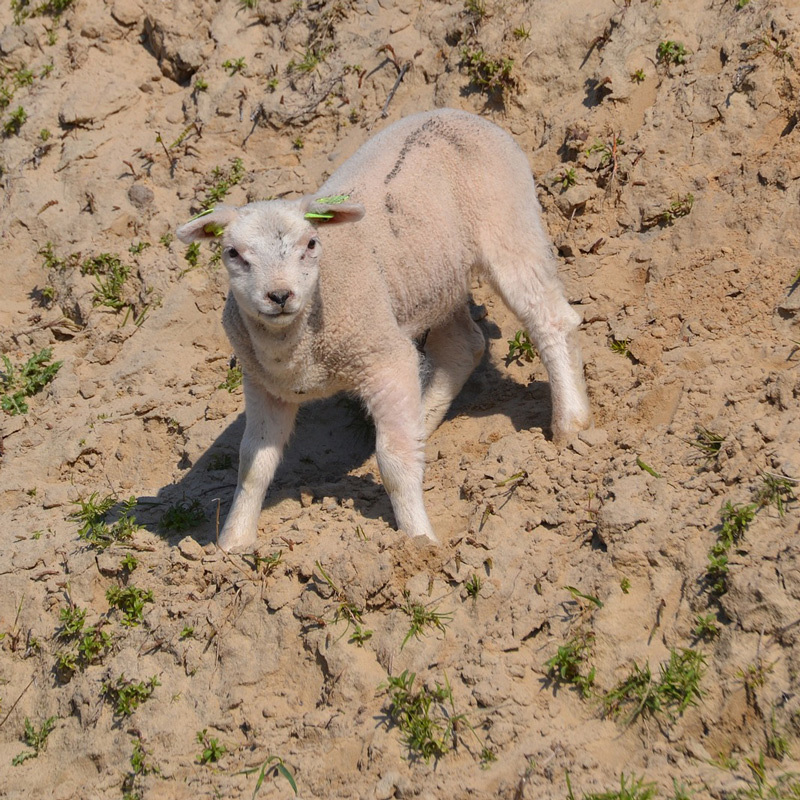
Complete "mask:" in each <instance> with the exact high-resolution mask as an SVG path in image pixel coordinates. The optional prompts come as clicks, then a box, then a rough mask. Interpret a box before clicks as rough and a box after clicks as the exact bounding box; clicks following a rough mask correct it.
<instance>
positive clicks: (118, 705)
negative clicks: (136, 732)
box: [102, 675, 161, 717]
mask: <svg viewBox="0 0 800 800" xmlns="http://www.w3.org/2000/svg"><path fill="white" fill-rule="evenodd" d="M157 686H161V682H160V681H159V680H158V677H157V676H156V675H153V676H152V677H151V678H150V679H149V680H147V681H139V682H138V683H135V682H134V681H129V680H127V679H126V678H125V676H124V675H120V676H119V677H118V678H117V679H116V681H105V683H103V690H102V694H103V697H104V698H105V699H106V700H108V702H109V703H111V705H113V706H114V713H115V714H116V715H117V716H118V717H129V716H130V715H131V714H133V712H134V711H136V709H137V708H139V706H140V705H141V704H142V703H144V702H145V701H146V700H149V699H150V697H151V696H152V694H153V692H154V691H155V690H156V687H157Z"/></svg>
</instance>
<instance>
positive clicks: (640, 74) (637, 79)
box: [631, 69, 647, 83]
mask: <svg viewBox="0 0 800 800" xmlns="http://www.w3.org/2000/svg"><path fill="white" fill-rule="evenodd" d="M646 77H647V76H646V75H645V74H644V70H643V69H637V70H636V72H632V73H631V81H632V82H633V83H644V81H645V79H646Z"/></svg>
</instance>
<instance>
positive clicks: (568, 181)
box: [553, 167, 578, 191]
mask: <svg viewBox="0 0 800 800" xmlns="http://www.w3.org/2000/svg"><path fill="white" fill-rule="evenodd" d="M577 182H578V175H577V173H576V172H575V167H566V168H565V169H563V170H561V173H560V174H559V175H558V177H557V178H556V179H555V180H554V181H553V184H554V185H559V186H561V190H562V191H565V190H566V189H569V187H570V186H574V185H575V184H576V183H577Z"/></svg>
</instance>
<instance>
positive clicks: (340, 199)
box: [314, 194, 350, 206]
mask: <svg viewBox="0 0 800 800" xmlns="http://www.w3.org/2000/svg"><path fill="white" fill-rule="evenodd" d="M349 199H350V195H349V194H334V195H331V196H330V197H318V198H317V199H316V200H315V201H314V202H315V203H320V204H323V203H324V204H325V205H327V206H338V205H339V203H344V202H345V200H349Z"/></svg>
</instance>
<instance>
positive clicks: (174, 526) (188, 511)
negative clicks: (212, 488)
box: [159, 500, 206, 533]
mask: <svg viewBox="0 0 800 800" xmlns="http://www.w3.org/2000/svg"><path fill="white" fill-rule="evenodd" d="M205 520H206V514H205V512H204V511H203V506H202V505H201V503H200V501H199V500H191V501H188V500H181V502H180V503H176V504H175V505H173V506H170V507H169V508H168V509H167V510H166V511H165V512H164V513H163V514H162V515H161V521H160V522H159V526H160V527H161V530H163V531H167V532H168V533H184V531H188V530H191V529H192V528H196V527H197V526H198V525H201V524H202V523H203V522H205Z"/></svg>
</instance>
